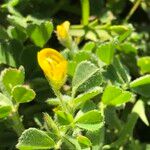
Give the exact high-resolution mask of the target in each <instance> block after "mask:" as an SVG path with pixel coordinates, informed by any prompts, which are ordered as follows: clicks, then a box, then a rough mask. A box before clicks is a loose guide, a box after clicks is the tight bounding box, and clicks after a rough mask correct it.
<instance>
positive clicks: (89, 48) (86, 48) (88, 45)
mask: <svg viewBox="0 0 150 150" xmlns="http://www.w3.org/2000/svg"><path fill="white" fill-rule="evenodd" d="M94 47H95V42H88V43H86V44H85V45H84V46H83V47H82V50H83V51H89V52H92V50H93V49H94Z"/></svg>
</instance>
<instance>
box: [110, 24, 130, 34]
mask: <svg viewBox="0 0 150 150" xmlns="http://www.w3.org/2000/svg"><path fill="white" fill-rule="evenodd" d="M110 30H111V31H114V32H116V33H118V34H124V33H125V32H127V31H129V29H128V27H127V26H124V25H113V26H110Z"/></svg>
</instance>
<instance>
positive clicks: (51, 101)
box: [46, 95, 71, 106]
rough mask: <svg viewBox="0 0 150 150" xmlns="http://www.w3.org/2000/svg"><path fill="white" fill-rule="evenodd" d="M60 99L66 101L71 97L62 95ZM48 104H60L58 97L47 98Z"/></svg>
mask: <svg viewBox="0 0 150 150" xmlns="http://www.w3.org/2000/svg"><path fill="white" fill-rule="evenodd" d="M62 99H63V101H64V102H66V103H68V102H69V101H70V100H71V97H70V96H68V95H63V96H62ZM46 102H47V103H48V104H49V105H53V106H57V105H60V99H59V98H49V99H47V101H46Z"/></svg>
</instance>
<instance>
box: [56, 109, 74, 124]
mask: <svg viewBox="0 0 150 150" xmlns="http://www.w3.org/2000/svg"><path fill="white" fill-rule="evenodd" d="M55 113H56V116H57V121H58V123H59V124H60V125H69V124H70V123H72V122H73V116H72V115H71V114H69V113H65V112H63V111H55Z"/></svg>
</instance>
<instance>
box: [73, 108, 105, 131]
mask: <svg viewBox="0 0 150 150" xmlns="http://www.w3.org/2000/svg"><path fill="white" fill-rule="evenodd" d="M102 120H103V119H102V115H101V113H100V112H99V111H98V110H91V111H88V112H86V113H84V114H82V115H80V116H77V117H76V118H75V123H76V126H78V127H80V128H83V129H86V130H90V131H94V130H98V129H99V128H101V127H102V125H103V121H102Z"/></svg>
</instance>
